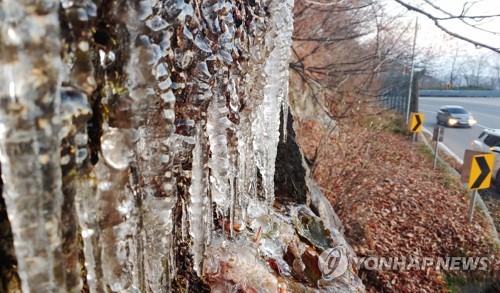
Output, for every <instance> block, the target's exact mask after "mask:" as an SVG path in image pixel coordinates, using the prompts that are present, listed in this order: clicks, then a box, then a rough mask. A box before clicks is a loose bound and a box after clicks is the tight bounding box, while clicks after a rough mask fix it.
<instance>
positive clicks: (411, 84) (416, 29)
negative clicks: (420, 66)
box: [406, 16, 418, 124]
mask: <svg viewBox="0 0 500 293" xmlns="http://www.w3.org/2000/svg"><path fill="white" fill-rule="evenodd" d="M417 31H418V16H417V18H416V19H415V36H414V38H413V48H412V52H411V70H410V88H409V90H408V103H407V107H406V124H408V120H409V119H410V103H411V90H412V87H413V70H414V67H415V46H416V44H417ZM415 111H418V109H415Z"/></svg>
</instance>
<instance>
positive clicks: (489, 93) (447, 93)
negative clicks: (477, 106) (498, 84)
mask: <svg viewBox="0 0 500 293" xmlns="http://www.w3.org/2000/svg"><path fill="white" fill-rule="evenodd" d="M418 94H419V96H420V97H488V98H498V97H500V90H419V91H418Z"/></svg>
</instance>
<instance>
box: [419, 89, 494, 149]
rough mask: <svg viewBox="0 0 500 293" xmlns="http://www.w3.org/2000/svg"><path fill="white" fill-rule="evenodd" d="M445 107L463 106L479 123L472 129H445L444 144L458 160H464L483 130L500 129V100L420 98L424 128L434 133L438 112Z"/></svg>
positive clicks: (420, 110)
mask: <svg viewBox="0 0 500 293" xmlns="http://www.w3.org/2000/svg"><path fill="white" fill-rule="evenodd" d="M444 105H458V106H462V107H464V108H465V109H467V111H469V112H471V113H472V115H473V116H474V119H476V120H477V122H478V123H477V124H476V125H474V126H473V127H472V128H449V127H445V131H444V141H443V142H444V144H445V145H446V146H447V147H448V148H449V149H450V150H451V151H452V152H453V153H455V154H456V155H457V157H458V158H461V159H463V156H464V152H465V150H466V149H470V143H471V142H472V141H473V140H474V139H475V138H477V136H478V135H479V134H480V133H481V131H482V130H483V129H485V128H497V129H500V98H440V97H420V99H419V112H420V113H423V114H425V118H424V126H423V127H425V128H427V129H428V130H429V131H431V132H432V129H433V128H434V126H435V125H436V113H437V110H438V109H439V108H440V107H441V106H444Z"/></svg>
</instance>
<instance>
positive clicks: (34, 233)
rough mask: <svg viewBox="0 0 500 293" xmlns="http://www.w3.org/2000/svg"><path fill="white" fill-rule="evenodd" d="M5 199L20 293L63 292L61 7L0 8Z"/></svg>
mask: <svg viewBox="0 0 500 293" xmlns="http://www.w3.org/2000/svg"><path fill="white" fill-rule="evenodd" d="M0 5H1V8H0V11H2V12H1V15H2V22H1V26H2V34H1V35H0V37H1V40H0V50H1V51H2V64H1V68H0V84H1V85H2V86H0V102H1V104H2V107H0V153H1V155H0V156H1V157H0V160H1V164H2V179H3V180H4V186H3V197H4V199H5V204H6V207H7V213H8V216H9V221H10V224H11V227H12V233H13V236H14V247H15V251H16V256H17V265H18V273H19V277H20V278H21V286H22V290H23V291H24V292H50V291H52V292H55V291H58V290H61V288H65V269H64V257H63V254H62V247H61V205H62V202H63V194H62V191H61V186H62V177H61V167H60V153H59V145H60V141H59V138H58V132H59V128H60V123H61V121H60V116H59V106H60V96H59V90H60V84H61V80H60V75H61V71H62V61H61V57H60V52H61V41H60V36H59V27H60V24H59V19H58V8H59V1H50V0H47V1H15V0H4V1H2V2H0Z"/></svg>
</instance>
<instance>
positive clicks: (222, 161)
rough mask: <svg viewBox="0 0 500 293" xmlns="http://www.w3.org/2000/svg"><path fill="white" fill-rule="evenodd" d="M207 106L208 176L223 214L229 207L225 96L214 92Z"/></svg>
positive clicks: (214, 196)
mask: <svg viewBox="0 0 500 293" xmlns="http://www.w3.org/2000/svg"><path fill="white" fill-rule="evenodd" d="M216 95H217V96H214V98H213V100H212V101H211V103H210V105H209V106H208V122H207V135H208V140H209V142H210V150H211V152H212V156H211V158H210V160H209V163H208V165H209V167H210V169H211V170H212V176H211V177H210V183H211V191H212V199H213V201H214V202H215V203H216V204H217V208H218V209H219V212H222V214H223V215H225V213H226V211H228V209H229V202H230V201H229V196H230V195H229V177H230V176H229V168H230V166H229V150H228V141H227V137H226V129H227V128H229V126H230V124H231V121H229V119H228V118H227V115H228V113H229V111H228V109H227V107H226V98H225V97H224V96H221V93H216Z"/></svg>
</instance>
